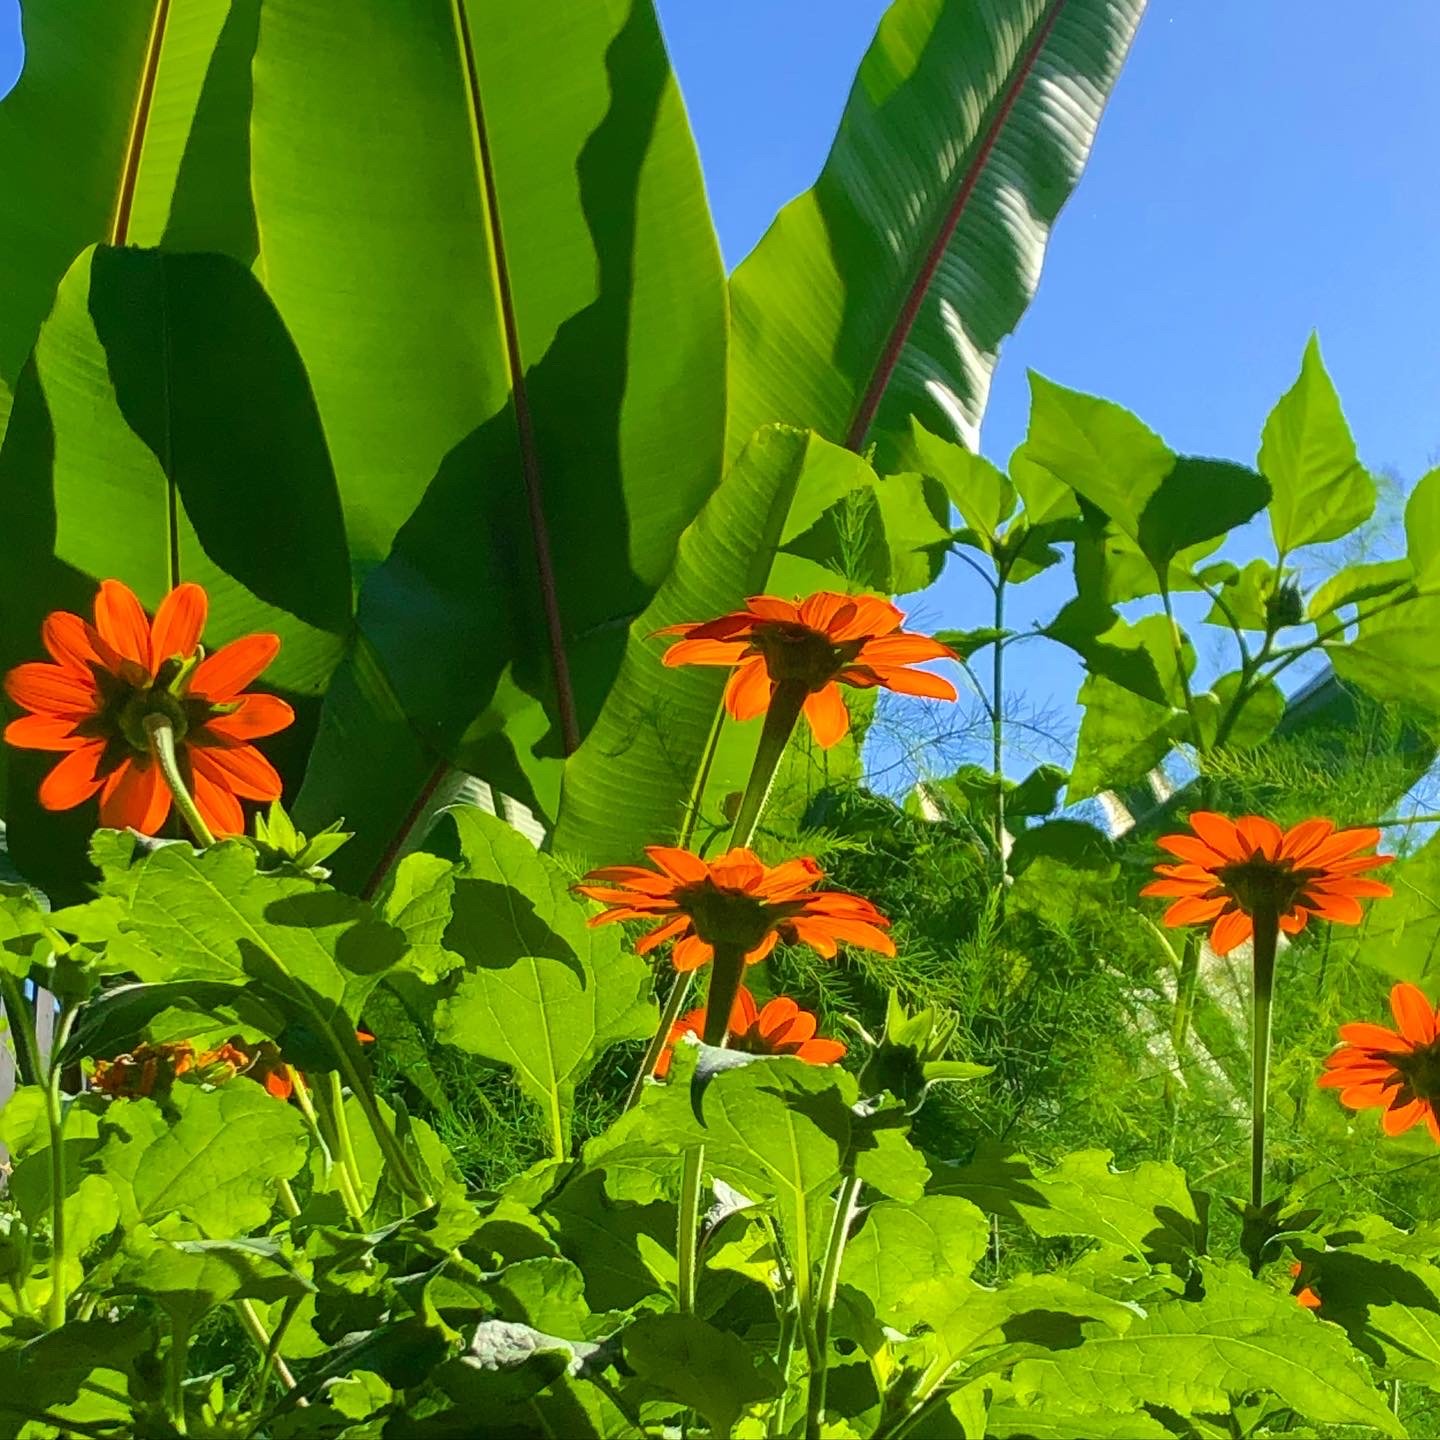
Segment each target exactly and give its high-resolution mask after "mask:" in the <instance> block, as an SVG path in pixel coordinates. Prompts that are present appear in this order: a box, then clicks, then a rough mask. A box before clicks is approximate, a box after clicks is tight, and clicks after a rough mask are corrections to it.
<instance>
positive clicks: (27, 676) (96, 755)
mask: <svg viewBox="0 0 1440 1440" xmlns="http://www.w3.org/2000/svg"><path fill="white" fill-rule="evenodd" d="M208 608H209V602H208V600H207V599H206V596H205V591H204V590H203V589H202V588H201V587H200V586H199V585H193V584H185V585H177V586H176V587H175V589H173V590H172V591H171V592H170V593H169V594H168V595H167V596H166V597H165V599H164V600H162V601H161V602H160V608H159V610H158V611H157V612H156V614H155V619H154V620H153V621H151V620H149V619H147V618H146V615H145V611H144V610H143V609H142V608H141V605H140V602H139V600H137V599H136V598H135V595H134V593H133V592H132V591H131V589H130V587H129V586H128V585H125V584H122V583H121V582H120V581H119V580H104V581H102V582H101V584H100V590H99V593H98V594H97V595H96V597H95V623H94V624H93V625H92V624H90V623H89V621H87V620H83V619H82V618H81V617H80V616H79V615H72V614H71V613H70V612H69V611H66V610H57V611H55V612H54V613H53V614H51V615H48V616H47V617H46V619H45V624H44V626H43V627H42V630H41V636H42V638H43V640H44V642H45V648H46V649H47V650H48V651H49V652H50V654H51V657H52V658H53V660H54V662H55V663H54V664H46V663H44V662H42V661H37V662H34V663H31V664H26V665H17V666H16V667H15V669H13V670H12V671H11V672H10V673H9V674H8V675H7V676H6V677H5V693H6V694H7V695H9V697H10V698H11V700H13V701H14V702H15V704H16V705H18V706H20V707H21V708H22V709H24V710H28V711H30V712H31V713H30V714H28V715H25V716H23V717H22V718H21V719H19V720H12V721H11V722H10V724H9V725H8V726H6V729H5V738H6V740H8V741H9V742H10V744H12V745H16V746H19V747H20V748H21V749H24V750H54V751H58V752H61V753H63V754H64V757H65V758H64V759H63V760H61V761H60V762H59V764H57V765H56V766H55V767H54V769H52V770H51V771H50V773H49V774H48V775H47V776H46V777H45V779H44V780H43V781H41V783H40V803H41V805H43V806H44V807H45V808H46V809H47V810H69V809H72V808H73V807H74V806H76V805H81V804H83V803H84V802H85V801H86V800H88V799H90V797H91V796H92V795H94V794H96V792H97V791H98V792H99V795H100V823H101V824H102V825H108V826H111V827H113V828H115V829H125V828H126V827H129V828H130V829H133V830H138V831H140V833H141V834H143V835H154V834H156V833H157V832H158V831H159V829H160V827H161V826H162V825H163V824H164V823H165V819H166V817H167V816H168V815H169V813H170V789H169V786H167V785H166V783H165V779H164V776H163V775H162V774H161V773H160V767H159V765H157V764H156V763H155V761H154V759H153V758H152V757H151V754H150V745H149V738H148V736H147V734H146V731H145V717H146V716H147V715H151V714H161V715H164V716H165V717H166V718H167V719H168V720H169V721H170V722H171V725H172V726H173V728H174V733H175V741H176V749H177V752H178V754H179V756H180V764H181V768H182V770H183V771H184V772H185V778H186V780H187V783H188V784H189V787H190V792H191V794H192V795H193V796H194V798H195V804H196V806H197V807H198V808H199V810H200V814H201V815H202V816H203V817H204V819H205V822H206V823H207V824H208V825H209V826H210V828H211V830H213V831H214V832H215V834H216V835H241V834H243V833H244V831H245V817H244V815H243V813H242V812H241V809H240V801H241V800H242V799H244V800H263V801H268V800H277V799H279V797H280V777H279V775H278V774H276V772H275V767H274V766H273V765H271V763H270V762H269V761H268V760H267V759H266V758H265V757H264V756H263V755H262V754H261V753H260V752H259V750H257V749H256V748H255V747H254V746H253V745H251V744H249V743H248V742H249V741H251V740H254V739H257V738H259V737H260V736H262V735H273V734H275V732H276V731H277V730H283V729H284V728H285V727H286V726H287V725H288V724H290V722H291V721H292V720H293V719H294V718H295V716H294V712H293V711H292V710H291V709H290V707H289V706H288V705H287V704H286V703H285V702H284V701H283V700H280V699H277V698H276V697H275V696H273V695H256V694H244V693H242V692H243V691H244V689H245V687H246V686H247V685H248V684H250V682H251V681H252V680H254V679H255V678H256V677H257V676H258V675H259V674H260V672H261V671H262V670H264V668H265V667H266V666H267V665H268V664H269V663H270V662H271V661H272V660H273V659H274V658H275V653H276V651H277V650H279V648H280V639H279V637H278V636H276V635H247V636H245V637H244V638H243V639H241V640H232V641H231V642H230V643H229V644H228V645H223V646H221V648H220V649H219V650H217V651H216V652H215V653H214V654H213V655H211V656H208V657H206V656H205V654H204V651H203V649H202V648H201V645H200V633H201V631H202V630H203V629H204V628H205V616H206V612H207V610H208Z"/></svg>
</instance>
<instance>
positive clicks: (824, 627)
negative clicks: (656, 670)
mask: <svg viewBox="0 0 1440 1440" xmlns="http://www.w3.org/2000/svg"><path fill="white" fill-rule="evenodd" d="M904 618H905V616H904V615H903V614H902V613H901V612H900V611H899V610H897V609H896V608H895V606H893V605H892V604H891V603H890V602H889V601H888V600H881V599H879V598H877V597H876V596H873V595H853V596H852V595H836V594H833V593H832V592H830V591H828V590H822V591H820V592H819V593H818V594H815V595H811V596H810V597H809V599H807V600H799V601H794V602H792V601H789V600H780V599H777V598H776V597H775V596H773V595H754V596H752V597H751V598H750V599H749V600H747V601H746V602H745V609H743V610H736V611H734V612H733V613H731V614H729V615H722V616H720V618H719V619H718V620H706V621H703V622H701V623H698V624H690V625H671V626H668V627H667V628H666V629H664V630H661V631H658V632H657V633H658V634H661V635H681V636H683V637H684V638H683V639H681V640H678V641H676V643H675V644H673V645H672V646H671V647H670V648H669V649H668V650H667V651H666V652H665V664H667V665H733V666H738V667H739V668H738V669H736V671H735V673H734V675H732V676H731V677H730V683H729V684H728V685H727V686H726V687H725V707H726V709H727V710H729V712H730V713H731V715H733V716H734V717H735V719H737V720H752V719H754V717H755V716H757V715H763V714H764V713H765V711H766V710H768V709H769V708H770V700H771V698H772V696H773V695H774V693H775V687H776V686H777V685H778V684H780V683H781V682H782V681H800V682H802V683H803V684H804V686H805V687H806V690H807V692H808V693H807V695H806V698H805V718H806V719H807V720H808V721H809V722H810V729H811V730H812V732H813V733H814V735H815V740H816V743H817V744H819V745H821V746H822V747H825V748H827V749H828V748H829V747H830V746H831V745H834V744H835V743H836V742H837V741H839V740H841V739H843V738H844V735H845V732H846V731H847V730H849V728H850V714H849V711H847V710H846V708H845V701H844V698H843V697H842V696H841V694H840V685H841V684H844V685H854V686H856V687H857V688H859V689H871V688H873V687H874V686H876V685H879V686H883V687H884V688H885V689H886V690H894V691H896V692H897V693H898V694H902V695H929V696H931V697H932V698H934V699H936V700H956V699H958V698H959V696H958V695H957V693H956V690H955V687H954V686H953V685H952V684H951V683H950V682H949V681H948V680H946V679H944V678H942V677H941V676H939V675H932V674H930V672H929V671H928V670H912V669H911V668H910V667H911V666H912V665H915V664H918V663H919V662H920V661H922V660H939V659H947V658H948V659H950V660H955V659H958V658H959V657H958V656H957V655H956V654H955V652H954V651H953V650H952V649H950V647H949V646H948V645H942V644H941V643H940V642H939V641H938V640H932V639H931V638H930V637H929V636H928V635H916V634H914V633H912V632H910V631H908V630H902V629H901V628H900V623H901V621H902V620H904Z"/></svg>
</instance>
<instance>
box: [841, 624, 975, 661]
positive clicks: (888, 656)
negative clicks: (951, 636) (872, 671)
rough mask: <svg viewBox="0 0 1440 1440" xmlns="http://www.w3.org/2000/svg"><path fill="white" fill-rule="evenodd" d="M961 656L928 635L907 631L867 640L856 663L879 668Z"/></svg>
mask: <svg viewBox="0 0 1440 1440" xmlns="http://www.w3.org/2000/svg"><path fill="white" fill-rule="evenodd" d="M958 658H959V657H958V656H957V655H956V654H955V652H954V651H953V650H952V649H951V648H950V647H949V646H948V645H942V644H941V643H940V642H939V641H938V640H932V639H931V638H930V637H929V636H928V635H914V634H911V633H910V632H908V631H906V632H903V633H902V634H899V635H882V636H880V637H879V638H878V639H875V640H867V641H866V642H865V643H864V644H863V645H862V646H861V647H860V650H859V653H858V654H857V655H856V656H855V660H854V663H855V664H856V665H870V666H873V667H875V668H876V669H879V668H881V667H883V666H887V665H918V664H919V663H920V662H921V661H922V660H955V659H958Z"/></svg>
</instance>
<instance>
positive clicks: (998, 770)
mask: <svg viewBox="0 0 1440 1440" xmlns="http://www.w3.org/2000/svg"><path fill="white" fill-rule="evenodd" d="M1004 628H1005V577H1004V576H1003V575H1002V576H1001V577H1000V579H999V580H998V581H997V582H996V585H995V629H996V630H997V631H1000V630H1003V629H1004ZM992 648H993V649H994V651H995V659H994V661H993V662H992V664H991V671H990V759H991V767H990V768H991V769H992V770H994V772H995V858H996V860H997V861H998V862H999V865H1000V880H1001V883H1002V884H1003V883H1004V880H1005V873H1006V870H1007V869H1008V866H1007V864H1006V860H1005V642H1004V640H1003V638H1002V637H1001V636H1000V635H999V634H997V635H996V636H995V642H994V646H993V647H992ZM1001 900H1002V903H1003V900H1004V897H1003V895H1002V897H1001Z"/></svg>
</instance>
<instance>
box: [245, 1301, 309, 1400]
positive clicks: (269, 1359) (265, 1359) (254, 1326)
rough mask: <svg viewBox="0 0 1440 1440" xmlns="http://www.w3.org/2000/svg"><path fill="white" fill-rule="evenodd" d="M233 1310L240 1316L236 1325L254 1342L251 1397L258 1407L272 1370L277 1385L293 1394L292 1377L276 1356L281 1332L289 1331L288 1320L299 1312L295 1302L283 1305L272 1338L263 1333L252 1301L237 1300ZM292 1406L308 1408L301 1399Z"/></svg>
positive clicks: (267, 1332)
mask: <svg viewBox="0 0 1440 1440" xmlns="http://www.w3.org/2000/svg"><path fill="white" fill-rule="evenodd" d="M235 1308H236V1310H238V1311H239V1313H240V1323H241V1325H243V1326H244V1328H245V1333H246V1334H247V1335H249V1337H250V1338H251V1340H252V1341H254V1343H255V1348H256V1349H257V1350H258V1351H259V1352H260V1372H259V1374H258V1376H257V1377H256V1379H255V1382H254V1383H255V1394H256V1396H257V1397H258V1399H259V1401H260V1402H261V1403H262V1404H263V1403H264V1400H265V1390H266V1388H267V1386H268V1385H269V1384H270V1372H271V1371H272V1370H273V1371H274V1372H275V1373H276V1374H277V1375H278V1376H279V1377H280V1383H281V1384H282V1385H284V1387H285V1388H286V1389H287V1390H293V1389H294V1388H295V1376H294V1374H293V1372H292V1371H291V1369H290V1367H289V1366H288V1365H287V1364H286V1363H285V1361H284V1359H283V1358H282V1357H281V1355H280V1342H281V1340H283V1339H284V1338H285V1331H286V1329H287V1328H288V1327H289V1324H290V1320H291V1317H292V1316H293V1315H294V1314H295V1311H296V1310H298V1309H299V1308H300V1302H299V1300H298V1299H296V1300H292V1301H291V1302H290V1303H289V1304H287V1305H286V1307H285V1310H284V1312H283V1313H282V1315H281V1317H280V1323H279V1325H277V1326H276V1327H275V1333H274V1334H273V1335H271V1334H270V1333H269V1331H267V1330H266V1329H265V1322H264V1321H263V1320H262V1319H261V1318H260V1316H259V1313H258V1312H257V1311H256V1309H255V1306H254V1303H253V1302H252V1301H250V1300H237V1301H236V1302H235ZM295 1403H296V1404H297V1405H308V1404H309V1401H307V1400H306V1399H305V1398H304V1397H303V1396H302V1397H301V1398H300V1399H299V1400H297V1401H296V1402H295Z"/></svg>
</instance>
